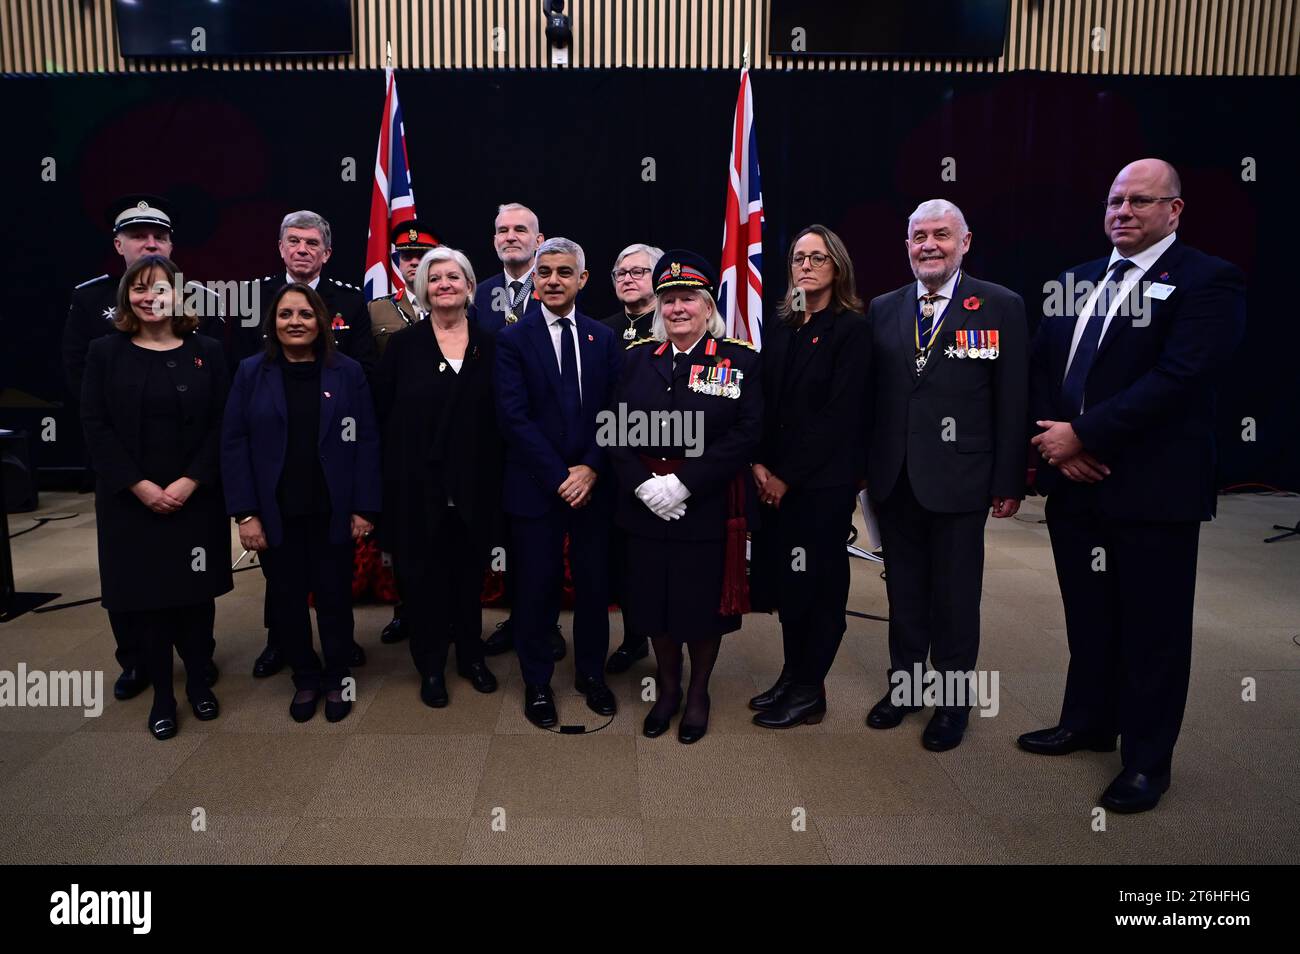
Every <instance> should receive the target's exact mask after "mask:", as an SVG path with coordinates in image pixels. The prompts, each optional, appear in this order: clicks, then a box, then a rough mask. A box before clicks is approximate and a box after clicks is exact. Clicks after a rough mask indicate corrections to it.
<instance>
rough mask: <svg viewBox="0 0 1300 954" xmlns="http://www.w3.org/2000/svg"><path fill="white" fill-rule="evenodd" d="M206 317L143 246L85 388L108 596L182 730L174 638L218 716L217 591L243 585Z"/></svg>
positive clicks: (206, 705)
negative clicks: (203, 327)
mask: <svg viewBox="0 0 1300 954" xmlns="http://www.w3.org/2000/svg"><path fill="white" fill-rule="evenodd" d="M197 325H198V320H197V319H196V318H195V317H194V315H192V314H187V313H186V311H185V309H184V308H183V307H182V304H181V299H180V290H179V289H178V288H176V266H175V265H174V264H172V262H171V261H170V260H169V259H166V258H162V257H160V256H157V255H146V256H143V257H141V258H139V259H137V260H136V261H135V262H134V263H133V264H132V265H131V266H130V267H128V268H127V270H126V274H125V275H123V276H122V280H121V282H120V283H119V284H118V291H117V319H116V321H114V323H113V326H114V327H115V328H116V329H117V330H118V331H119V332H120V334H110V335H107V336H105V337H103V338H98V339H96V340H95V341H94V342H93V343H92V344H91V346H90V351H89V352H88V354H87V356H86V372H85V377H84V379H83V383H82V392H81V420H82V424H83V426H84V428H85V431H86V445H87V447H88V448H89V450H90V455H91V459H92V461H93V462H94V465H95V471H96V473H97V474H98V478H97V480H96V485H95V518H96V529H97V531H98V538H99V578H100V585H101V587H102V593H103V599H102V602H103V604H104V609H106V610H108V611H109V612H111V613H113V614H114V618H115V620H116V621H117V622H118V623H120V624H122V625H123V626H125V628H126V629H127V631H128V633H129V636H130V639H131V641H132V642H133V644H134V645H137V646H139V647H140V652H141V655H142V657H143V659H144V661H145V668H146V672H147V675H148V677H149V681H150V682H152V683H153V687H154V698H153V706H152V707H151V708H150V710H149V723H148V724H149V731H150V732H151V733H152V734H153V736H154V738H157V739H170V738H171V737H172V736H174V735H175V734H176V729H177V721H176V696H175V693H174V691H173V689H172V644H173V643H175V645H176V649H177V650H178V651H179V653H180V656H181V659H182V660H183V661H184V663H185V691H186V694H187V695H188V696H189V700H190V707H191V709H192V710H193V712H194V717H195V718H196V719H199V720H202V721H207V720H209V719H215V718H216V717H217V715H218V705H217V698H216V696H214V695H213V694H212V689H211V688H210V681H209V680H210V678H211V677H210V675H209V673H208V669H209V667H210V658H209V653H210V646H211V640H212V624H213V618H214V616H215V614H216V606H215V604H214V602H213V600H214V598H215V597H217V596H220V595H221V594H222V593H227V592H229V591H230V589H231V578H230V559H229V558H230V523H229V521H228V519H227V518H226V514H225V511H224V508H223V507H222V501H221V483H220V477H221V472H220V468H219V452H218V451H219V446H220V440H221V414H222V409H223V407H224V406H225V401H226V389H227V380H228V378H227V376H226V366H225V360H224V358H223V356H222V352H221V345H220V344H219V343H218V342H216V341H215V340H213V339H210V338H206V337H203V336H201V335H195V334H193V331H194V329H195V327H196V326H197Z"/></svg>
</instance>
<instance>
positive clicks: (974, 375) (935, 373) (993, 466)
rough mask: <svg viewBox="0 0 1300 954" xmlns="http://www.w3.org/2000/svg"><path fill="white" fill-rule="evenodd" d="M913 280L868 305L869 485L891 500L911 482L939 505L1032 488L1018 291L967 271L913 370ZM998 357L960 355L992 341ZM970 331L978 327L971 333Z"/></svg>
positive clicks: (955, 507) (962, 506)
mask: <svg viewBox="0 0 1300 954" xmlns="http://www.w3.org/2000/svg"><path fill="white" fill-rule="evenodd" d="M916 309H917V298H916V283H915V282H909V283H908V284H907V285H905V286H903V287H902V288H900V289H898V290H897V291H892V292H889V293H888V294H885V295H881V296H879V297H878V298H876V299H874V300H873V301H872V302H871V305H870V307H869V308H868V309H867V321H868V323H869V324H870V326H871V328H870V334H869V336H868V337H869V345H870V346H869V348H868V364H867V372H866V374H867V401H866V432H867V448H866V451H867V490H868V491H869V492H870V493H871V496H872V497H873V498H875V499H876V500H885V499H887V498H888V497H889V495H890V494H891V493H892V492H893V490H894V487H895V485H896V484H897V482H898V481H899V480H909V479H910V480H911V484H912V491H913V493H914V494H915V495H916V499H917V501H918V502H919V503H920V504H921V506H923V507H925V508H926V509H927V510H931V511H934V512H936V513H968V512H971V511H974V510H984V509H986V508H987V507H988V506H989V503H990V501H991V498H993V497H1012V498H1017V499H1018V498H1021V497H1023V496H1024V494H1025V477H1026V472H1027V467H1026V464H1027V461H1028V455H1027V452H1026V442H1027V441H1028V428H1027V422H1026V418H1025V414H1026V408H1027V403H1028V385H1029V382H1028V375H1029V367H1028V350H1029V346H1028V330H1027V328H1026V324H1025V303H1024V301H1023V300H1022V299H1021V298H1020V296H1019V295H1017V294H1016V293H1015V292H1013V291H1011V290H1010V289H1007V288H1003V287H1002V286H1001V285H995V284H993V283H992V282H984V281H980V280H979V279H977V278H972V277H971V276H969V275H967V274H966V273H965V272H963V273H962V276H961V278H960V280H958V282H957V285H956V287H955V289H954V290H953V297H952V300H951V301H950V302H948V304H947V306H946V307H945V310H944V313H943V324H942V325H941V326H940V329H939V333H938V336H937V338H936V340H935V343H934V346H933V348H932V349H931V351H930V357H929V360H928V361H927V362H926V364H925V368H924V370H922V371H921V372H920V374H919V375H918V374H917V371H916V313H917V312H916ZM989 331H995V332H997V339H996V342H997V346H996V347H997V352H998V353H997V356H996V357H982V358H980V357H970V356H969V352H967V354H966V355H965V356H962V355H961V354H960V351H961V349H962V346H963V344H964V343H967V342H970V341H972V340H974V341H976V342H977V343H980V342H982V343H988V341H990V340H991V339H990V338H989V337H988V335H987V334H985V335H984V336H982V337H980V336H979V335H978V334H977V333H979V332H985V333H987V332H989ZM972 333H976V335H975V337H974V338H972Z"/></svg>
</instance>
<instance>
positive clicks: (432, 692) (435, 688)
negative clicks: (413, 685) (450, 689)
mask: <svg viewBox="0 0 1300 954" xmlns="http://www.w3.org/2000/svg"><path fill="white" fill-rule="evenodd" d="M420 701H421V702H423V703H424V704H425V705H426V706H428V707H429V708H430V709H443V708H446V706H447V703H448V702H450V701H451V699H450V697H449V696H448V695H447V680H446V679H444V678H443V677H442V675H441V674H439V675H436V676H425V677H424V679H422V680H421V681H420Z"/></svg>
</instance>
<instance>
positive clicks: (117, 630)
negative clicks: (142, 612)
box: [108, 600, 217, 672]
mask: <svg viewBox="0 0 1300 954" xmlns="http://www.w3.org/2000/svg"><path fill="white" fill-rule="evenodd" d="M200 605H201V606H203V607H204V608H205V609H204V612H205V613H206V614H207V617H206V628H205V629H203V630H202V632H201V640H202V648H203V651H204V652H205V653H206V654H207V658H208V659H211V658H212V656H213V654H214V653H215V652H216V651H217V641H216V639H215V638H214V636H213V630H214V628H215V625H216V621H217V603H216V600H208V601H207V602H206V603H202V604H200ZM124 615H125V614H123V613H122V612H120V611H118V610H108V626H109V629H111V630H112V631H113V640H114V642H116V643H117V649H115V650H113V655H114V656H115V657H116V658H117V664H118V665H119V666H121V667H122V671H123V672H125V671H126V670H128V669H142V668H144V659H143V658H142V657H141V654H140V653H139V652H137V650H136V645H135V642H134V640H133V637H132V635H131V634H132V631H133V629H134V627H133V625H132V621H131V620H129V619H124V618H123V616H124Z"/></svg>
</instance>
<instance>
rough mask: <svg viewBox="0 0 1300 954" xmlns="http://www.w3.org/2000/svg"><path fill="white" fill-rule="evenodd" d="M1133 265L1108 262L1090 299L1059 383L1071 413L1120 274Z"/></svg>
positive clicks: (1078, 403)
mask: <svg viewBox="0 0 1300 954" xmlns="http://www.w3.org/2000/svg"><path fill="white" fill-rule="evenodd" d="M1132 267H1133V263H1132V262H1130V261H1129V260H1128V259H1127V258H1121V259H1119V260H1118V261H1117V262H1115V264H1114V265H1112V266H1111V267H1110V268H1109V269H1108V270H1107V272H1106V275H1105V276H1104V277H1103V278H1102V284H1101V291H1099V292H1098V293H1097V299H1096V301H1095V302H1093V306H1092V314H1091V315H1090V316H1089V317H1088V324H1087V325H1085V326H1084V329H1083V334H1082V335H1081V336H1080V338H1079V346H1078V347H1077V348H1075V349H1074V360H1073V361H1071V362H1070V370H1069V371H1067V372H1066V373H1065V381H1064V382H1063V383H1062V384H1061V402H1062V404H1063V405H1064V406H1065V408H1066V409H1067V410H1068V411H1069V412H1070V415H1071V416H1073V415H1075V414H1078V413H1079V412H1080V411H1082V410H1083V386H1084V384H1085V383H1086V382H1087V380H1088V372H1089V371H1091V370H1092V362H1093V360H1094V359H1095V358H1096V357H1097V346H1098V345H1099V344H1101V330H1102V328H1104V327H1105V326H1106V316H1107V315H1108V314H1110V306H1111V304H1112V303H1113V302H1114V301H1115V296H1116V295H1117V294H1119V286H1120V285H1121V284H1122V283H1123V281H1124V273H1125V272H1127V271H1128V270H1129V269H1130V268H1132Z"/></svg>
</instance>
